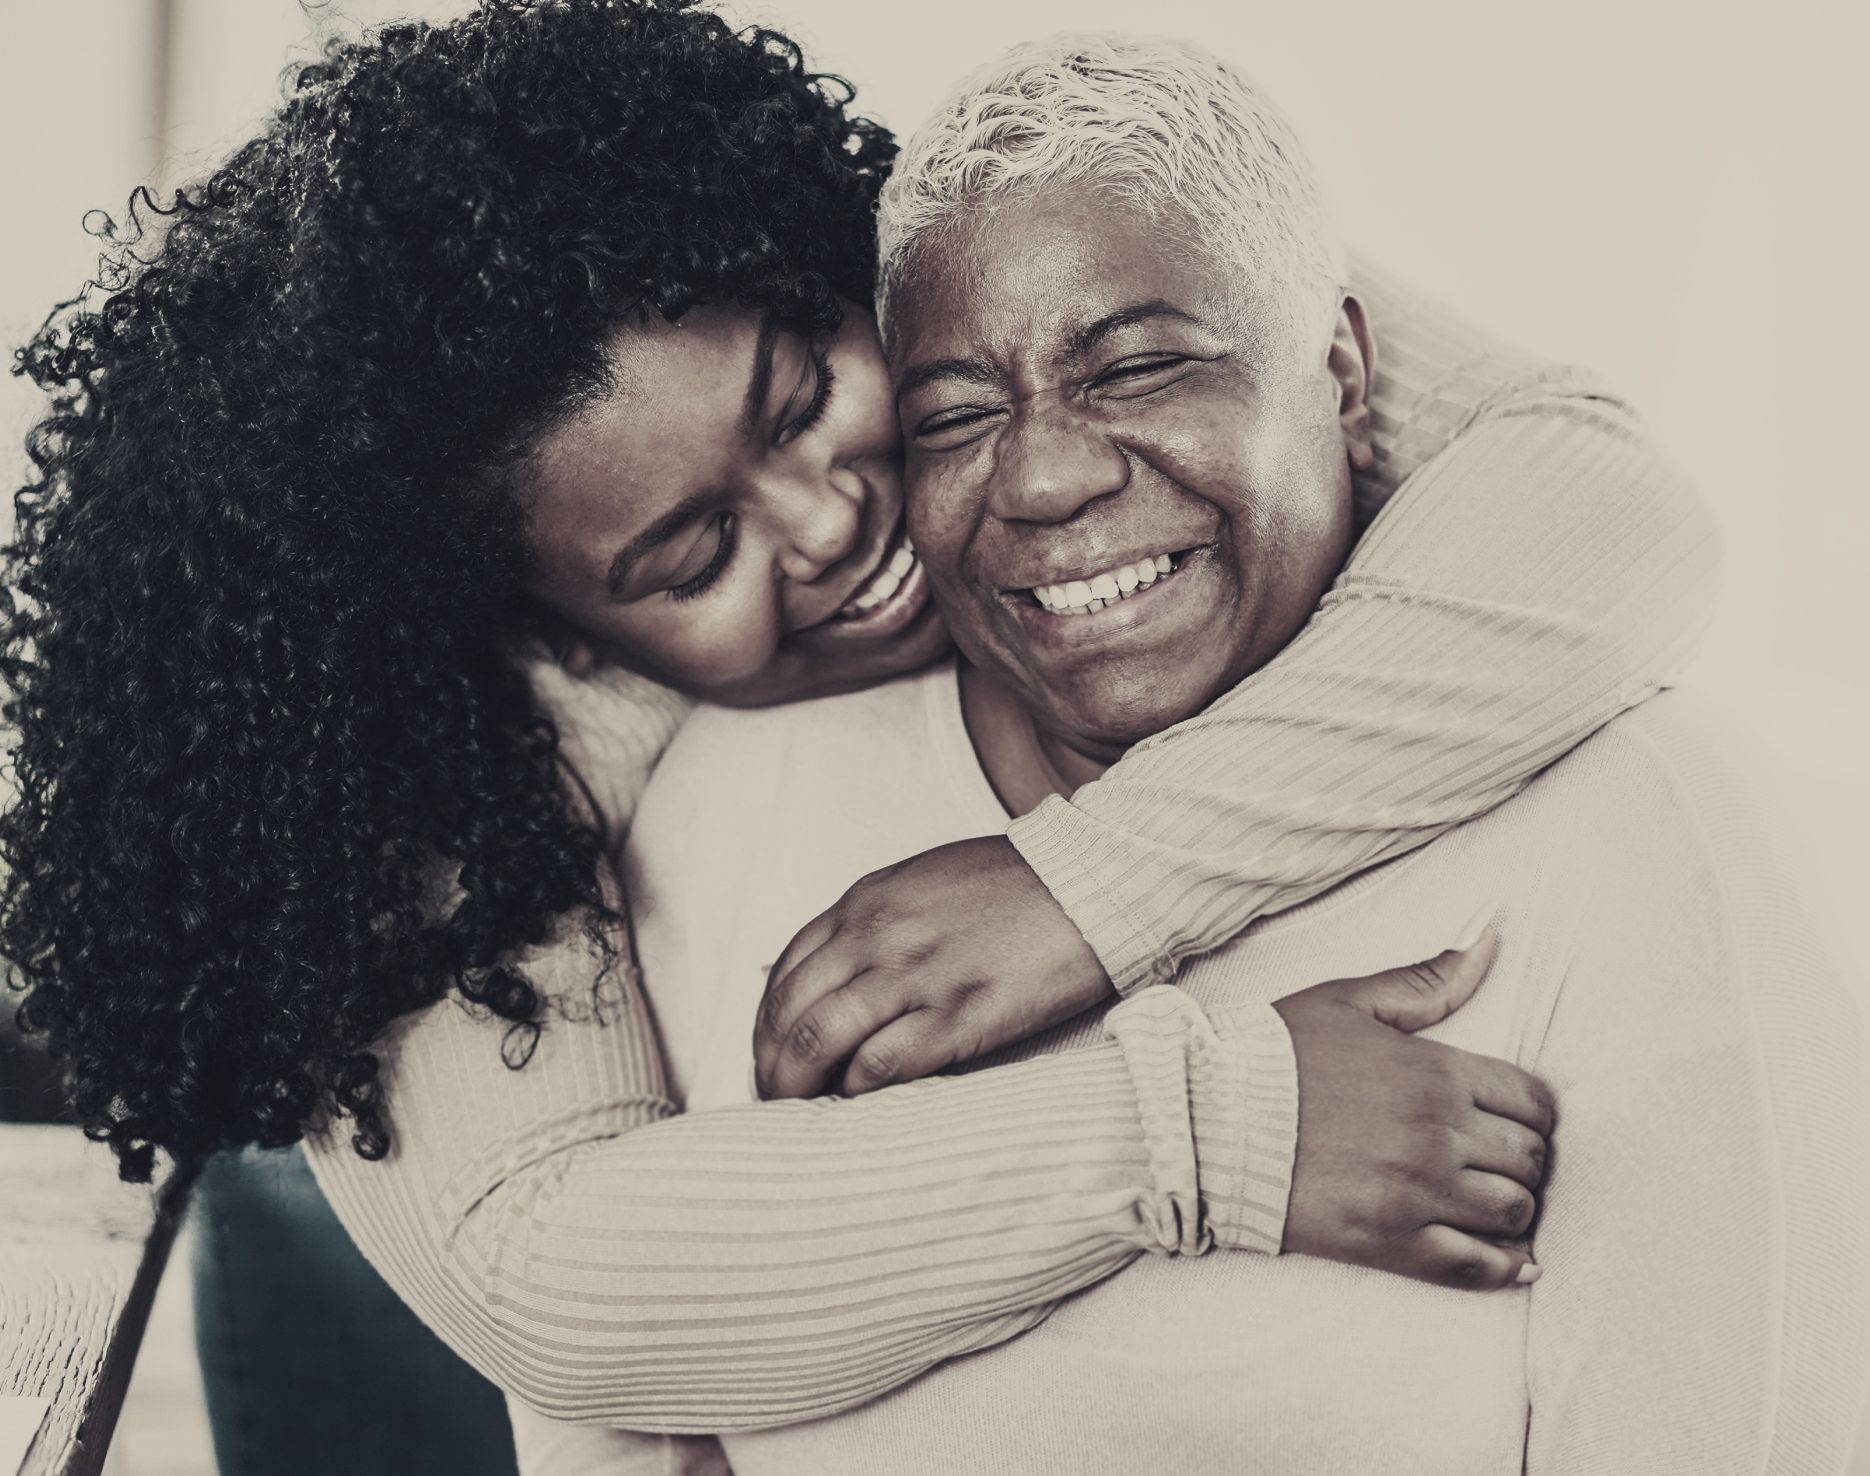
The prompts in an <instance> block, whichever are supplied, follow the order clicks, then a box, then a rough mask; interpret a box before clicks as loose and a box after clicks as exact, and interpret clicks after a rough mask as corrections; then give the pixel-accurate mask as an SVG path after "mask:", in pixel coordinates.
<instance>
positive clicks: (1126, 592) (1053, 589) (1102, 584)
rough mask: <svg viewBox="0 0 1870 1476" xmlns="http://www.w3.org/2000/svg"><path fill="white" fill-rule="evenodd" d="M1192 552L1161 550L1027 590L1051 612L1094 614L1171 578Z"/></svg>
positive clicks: (1040, 604)
mask: <svg viewBox="0 0 1870 1476" xmlns="http://www.w3.org/2000/svg"><path fill="white" fill-rule="evenodd" d="M1187 553H1188V550H1187V549H1183V550H1181V551H1180V552H1177V553H1159V554H1154V555H1152V556H1150V557H1147V558H1141V559H1137V560H1135V561H1134V562H1133V563H1124V564H1118V565H1117V566H1116V567H1115V568H1111V569H1106V570H1104V571H1103V572H1102V573H1099V574H1092V575H1089V576H1087V577H1085V578H1083V579H1069V580H1066V581H1065V582H1064V583H1062V584H1041V585H1038V586H1036V587H1034V588H1032V589H1029V590H1027V591H1026V593H1027V594H1028V595H1030V596H1031V597H1032V600H1033V602H1034V603H1035V604H1037V605H1038V606H1039V608H1040V609H1042V610H1044V611H1046V612H1047V613H1048V614H1051V615H1091V614H1095V613H1096V612H1097V611H1099V610H1102V609H1103V608H1104V607H1105V606H1106V605H1114V604H1116V603H1118V602H1119V601H1120V600H1127V599H1129V598H1131V597H1132V596H1134V595H1138V594H1141V593H1142V592H1143V591H1144V590H1146V589H1149V588H1150V587H1151V586H1153V585H1154V584H1155V583H1156V582H1157V581H1158V580H1161V579H1167V578H1168V577H1169V576H1170V575H1172V574H1173V573H1175V571H1176V570H1177V569H1178V568H1179V567H1180V566H1181V562H1182V560H1183V558H1184V557H1186V555H1187Z"/></svg>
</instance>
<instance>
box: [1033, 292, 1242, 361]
mask: <svg viewBox="0 0 1870 1476" xmlns="http://www.w3.org/2000/svg"><path fill="white" fill-rule="evenodd" d="M1152 318H1173V319H1175V320H1176V321H1177V322H1181V323H1188V324H1190V325H1192V326H1193V327H1196V328H1206V327H1207V326H1208V325H1207V324H1206V323H1204V322H1202V321H1201V319H1200V318H1197V317H1196V316H1195V315H1194V314H1193V313H1191V312H1188V311H1186V310H1184V309H1182V308H1178V307H1177V306H1175V304H1174V303H1172V302H1164V301H1163V300H1162V299H1161V298H1159V297H1157V298H1152V299H1151V300H1150V301H1148V302H1139V303H1136V304H1135V305H1134V306H1131V307H1127V308H1118V309H1117V311H1116V312H1114V313H1106V314H1105V315H1104V316H1103V317H1101V318H1099V319H1098V320H1097V321H1096V322H1095V323H1092V324H1090V325H1089V326H1087V327H1084V328H1080V329H1079V330H1078V331H1077V332H1075V333H1073V334H1072V335H1071V338H1070V341H1069V343H1068V344H1067V347H1069V349H1070V350H1071V352H1072V354H1073V355H1074V356H1078V355H1083V354H1088V353H1090V351H1091V350H1092V349H1094V348H1096V347H1097V345H1098V343H1099V341H1100V340H1102V339H1104V338H1106V337H1108V336H1109V335H1110V334H1112V333H1115V332H1116V331H1117V330H1118V329H1119V328H1130V327H1133V326H1135V325H1136V324H1138V323H1147V322H1149V321H1150V320H1151V319H1152Z"/></svg>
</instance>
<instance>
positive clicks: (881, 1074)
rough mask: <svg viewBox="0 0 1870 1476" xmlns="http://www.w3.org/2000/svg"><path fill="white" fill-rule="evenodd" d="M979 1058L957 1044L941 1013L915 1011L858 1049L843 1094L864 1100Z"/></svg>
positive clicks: (946, 1020) (845, 1075)
mask: <svg viewBox="0 0 1870 1476" xmlns="http://www.w3.org/2000/svg"><path fill="white" fill-rule="evenodd" d="M975 1054H977V1052H974V1051H971V1050H967V1049H964V1048H963V1047H962V1046H960V1045H958V1044H957V1042H956V1038H955V1035H954V1032H953V1030H952V1029H951V1028H950V1022H949V1020H948V1019H947V1017H946V1016H944V1015H943V1014H942V1013H941V1012H940V1011H938V1010H934V1009H930V1008H927V1007H923V1008H920V1009H913V1010H910V1011H909V1012H908V1013H907V1014H904V1015H899V1016H898V1017H897V1018H896V1019H894V1020H892V1021H890V1023H889V1024H887V1025H885V1026H884V1027H883V1028H882V1029H881V1030H879V1031H877V1033H876V1034H875V1035H873V1036H871V1037H870V1038H869V1039H868V1040H866V1041H865V1042H864V1043H863V1044H862V1045H861V1046H859V1047H858V1048H857V1051H856V1053H855V1054H854V1055H853V1056H852V1057H851V1064H850V1065H849V1066H847V1067H846V1068H845V1070H844V1083H843V1086H842V1088H841V1090H842V1091H843V1094H844V1095H845V1096H847V1097H860V1096H862V1095H863V1094H864V1093H865V1092H874V1091H876V1090H877V1089H878V1088H879V1087H886V1086H894V1085H895V1084H896V1083H897V1082H902V1081H915V1080H918V1079H919V1078H921V1077H924V1076H932V1075H934V1073H936V1072H937V1071H940V1070H941V1069H942V1068H943V1067H944V1066H952V1065H953V1064H954V1063H955V1062H956V1061H965V1060H967V1059H969V1058H970V1057H971V1056H973V1055H975Z"/></svg>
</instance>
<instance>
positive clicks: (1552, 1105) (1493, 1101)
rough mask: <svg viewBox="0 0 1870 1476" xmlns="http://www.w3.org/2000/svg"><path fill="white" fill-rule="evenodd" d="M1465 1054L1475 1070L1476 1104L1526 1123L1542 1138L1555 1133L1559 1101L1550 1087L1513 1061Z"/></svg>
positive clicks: (1471, 1070) (1488, 1110)
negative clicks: (1554, 1097) (1553, 1095)
mask: <svg viewBox="0 0 1870 1476" xmlns="http://www.w3.org/2000/svg"><path fill="white" fill-rule="evenodd" d="M1464 1054H1466V1055H1467V1057H1468V1060H1467V1066H1468V1068H1469V1070H1470V1072H1471V1073H1472V1080H1473V1086H1474V1105H1475V1106H1476V1107H1479V1108H1481V1109H1483V1110H1484V1111H1487V1112H1491V1113H1493V1114H1494V1116H1496V1117H1506V1118H1510V1119H1512V1120H1513V1121H1514V1122H1517V1123H1522V1124H1524V1125H1525V1126H1526V1127H1529V1128H1531V1129H1532V1130H1533V1131H1534V1132H1535V1133H1537V1134H1539V1136H1540V1137H1542V1138H1550V1137H1551V1136H1552V1129H1553V1128H1554V1127H1556V1126H1557V1125H1558V1104H1557V1102H1556V1101H1554V1100H1553V1097H1552V1089H1551V1088H1550V1087H1548V1086H1547V1085H1546V1084H1545V1083H1544V1082H1542V1081H1540V1080H1539V1078H1538V1077H1536V1076H1534V1075H1533V1074H1532V1073H1531V1072H1529V1071H1522V1070H1520V1069H1519V1067H1517V1066H1515V1065H1513V1064H1512V1063H1511V1062H1508V1061H1499V1060H1495V1059H1494V1058H1493V1057H1492V1056H1478V1055H1474V1054H1472V1053H1471V1052H1470V1053H1464Z"/></svg>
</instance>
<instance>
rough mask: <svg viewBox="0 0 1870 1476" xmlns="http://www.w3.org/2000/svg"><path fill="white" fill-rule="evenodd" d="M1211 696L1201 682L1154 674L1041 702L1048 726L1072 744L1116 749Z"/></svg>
mask: <svg viewBox="0 0 1870 1476" xmlns="http://www.w3.org/2000/svg"><path fill="white" fill-rule="evenodd" d="M1212 698H1213V693H1212V692H1211V691H1209V690H1208V688H1207V687H1206V686H1205V685H1204V686H1200V687H1199V688H1191V687H1190V686H1189V685H1188V684H1186V683H1184V682H1183V681H1180V680H1176V681H1173V682H1164V681H1162V680H1161V679H1160V678H1156V679H1153V680H1139V681H1136V682H1133V683H1127V684H1124V685H1123V686H1121V687H1118V688H1115V689H1114V690H1113V689H1111V688H1109V687H1105V688H1100V689H1098V690H1095V691H1088V692H1084V693H1081V694H1077V695H1074V696H1072V697H1070V698H1069V699H1066V700H1056V699H1055V700H1050V701H1048V702H1047V703H1046V707H1047V709H1048V710H1049V712H1050V714H1051V717H1052V727H1053V730H1054V731H1055V732H1057V733H1058V734H1059V735H1060V736H1061V737H1064V738H1066V739H1067V741H1069V742H1071V743H1072V744H1073V745H1074V746H1076V747H1080V748H1086V749H1103V750H1107V751H1112V752H1121V751H1122V750H1124V749H1127V748H1130V747H1132V746H1133V745H1135V744H1138V743H1141V742H1142V741H1143V740H1144V739H1145V738H1150V737H1154V736H1155V735H1156V734H1157V733H1160V732H1162V730H1163V729H1165V728H1172V727H1174V726H1175V725H1176V724H1177V723H1179V722H1182V721H1183V720H1184V719H1187V718H1191V717H1193V716H1194V715H1195V714H1196V713H1198V712H1200V711H1201V709H1202V708H1204V707H1206V706H1207V705H1208V703H1209V702H1210V701H1211V700H1212Z"/></svg>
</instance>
